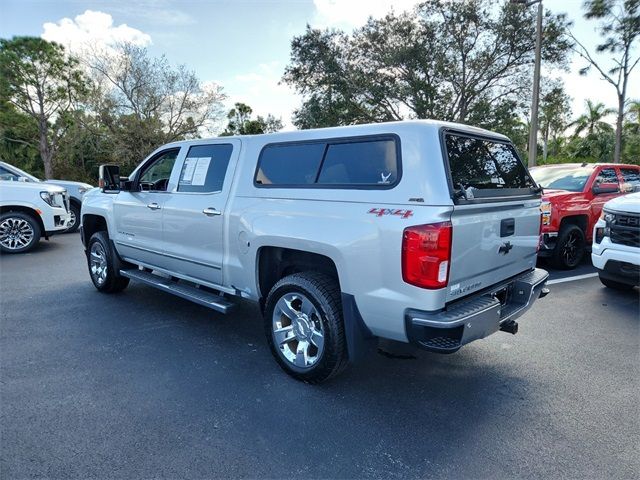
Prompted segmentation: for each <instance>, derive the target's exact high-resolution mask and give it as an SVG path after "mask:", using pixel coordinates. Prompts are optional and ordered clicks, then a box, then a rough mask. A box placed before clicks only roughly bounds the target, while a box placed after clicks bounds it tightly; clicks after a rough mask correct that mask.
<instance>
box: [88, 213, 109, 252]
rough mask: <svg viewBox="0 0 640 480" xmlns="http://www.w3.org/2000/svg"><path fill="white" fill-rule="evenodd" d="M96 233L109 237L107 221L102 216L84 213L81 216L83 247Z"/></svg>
mask: <svg viewBox="0 0 640 480" xmlns="http://www.w3.org/2000/svg"><path fill="white" fill-rule="evenodd" d="M96 232H107V235H109V228H108V226H107V219H106V218H105V217H103V216H102V215H96V214H93V213H85V214H84V215H82V242H83V243H84V245H85V246H86V245H87V243H88V242H89V239H90V238H91V236H92V235H93V234H94V233H96Z"/></svg>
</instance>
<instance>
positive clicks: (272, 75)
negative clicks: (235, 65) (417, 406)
mask: <svg viewBox="0 0 640 480" xmlns="http://www.w3.org/2000/svg"><path fill="white" fill-rule="evenodd" d="M283 71H284V65H283V64H282V63H281V62H277V61H274V62H269V63H262V64H260V65H258V68H257V69H256V70H254V71H252V72H247V73H241V74H237V75H235V76H234V77H233V78H232V79H229V80H227V81H226V82H222V85H224V89H225V93H226V94H227V95H228V96H229V97H228V99H227V107H228V108H231V107H232V106H233V104H234V103H236V102H242V103H246V104H247V105H249V106H250V107H251V108H252V109H253V113H254V115H262V116H267V115H268V114H272V115H274V116H275V117H276V118H281V119H282V122H283V123H284V125H285V130H291V129H293V128H294V127H293V126H292V124H291V114H292V112H293V110H294V109H295V108H297V107H299V106H300V103H301V99H300V97H299V96H298V95H297V94H296V93H295V91H294V90H293V89H292V88H290V87H289V86H287V85H284V84H280V83H279V82H280V79H281V78H282V73H283Z"/></svg>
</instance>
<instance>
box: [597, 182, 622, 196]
mask: <svg viewBox="0 0 640 480" xmlns="http://www.w3.org/2000/svg"><path fill="white" fill-rule="evenodd" d="M591 191H592V192H593V194H594V195H601V194H603V193H618V192H619V191H620V188H619V187H618V184H617V183H598V184H596V185H594V186H593V188H592V189H591Z"/></svg>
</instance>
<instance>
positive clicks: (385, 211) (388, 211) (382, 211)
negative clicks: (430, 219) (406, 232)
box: [367, 208, 413, 218]
mask: <svg viewBox="0 0 640 480" xmlns="http://www.w3.org/2000/svg"><path fill="white" fill-rule="evenodd" d="M367 213H371V214H372V215H375V216H377V217H382V216H383V215H398V216H399V217H402V218H409V217H412V216H413V210H404V209H402V208H372V209H371V210H369V211H368V212H367Z"/></svg>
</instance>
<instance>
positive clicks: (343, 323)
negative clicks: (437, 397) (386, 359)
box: [81, 121, 548, 383]
mask: <svg viewBox="0 0 640 480" xmlns="http://www.w3.org/2000/svg"><path fill="white" fill-rule="evenodd" d="M100 183H101V188H100V189H99V190H98V189H96V190H93V191H91V192H89V193H88V194H87V195H86V196H85V198H84V202H83V204H82V213H81V217H82V226H81V228H82V239H83V244H84V245H85V249H86V254H87V261H88V266H89V271H90V275H91V279H92V281H93V283H94V285H95V287H96V288H97V289H98V290H100V291H102V292H108V293H111V292H117V291H120V290H122V289H124V288H125V287H126V286H127V284H128V283H129V281H130V280H134V281H139V282H143V283H145V284H148V285H150V286H153V287H156V288H159V289H161V290H164V291H166V292H168V293H172V294H175V295H178V296H181V297H183V298H186V299H189V300H192V301H194V302H196V303H199V304H201V305H204V306H206V307H209V308H212V309H213V310H216V311H218V312H221V313H227V312H229V311H230V310H232V308H233V307H234V299H236V298H239V297H241V298H246V299H251V300H254V301H256V302H259V304H260V306H261V308H262V311H263V312H264V326H265V330H266V337H267V341H268V343H269V345H270V347H271V350H272V352H273V355H274V357H275V359H276V360H277V361H278V363H279V364H280V366H281V367H282V368H283V369H284V370H285V371H286V372H287V373H289V374H290V375H292V376H294V377H296V378H298V379H301V380H304V381H307V382H312V383H318V382H321V381H324V380H326V379H328V378H330V377H332V376H333V375H336V374H337V373H338V372H340V371H341V370H342V369H343V368H344V367H345V366H346V365H347V364H348V363H349V362H350V361H354V360H356V359H359V358H363V356H364V355H365V353H366V352H367V350H368V349H369V347H370V346H371V345H372V343H374V342H375V341H376V339H378V338H384V339H390V340H396V341H400V342H411V343H413V344H415V345H418V346H420V347H422V348H424V349H427V350H430V351H434V352H441V353H452V352H455V351H457V350H458V349H459V348H460V347H461V346H463V345H465V344H467V343H469V342H471V341H473V340H477V339H480V338H484V337H486V336H488V335H490V334H492V333H494V332H496V331H498V330H503V331H506V332H510V333H516V332H517V329H518V324H517V323H516V321H515V320H516V318H518V317H519V316H520V315H522V314H523V313H524V312H526V311H527V310H528V309H529V308H530V307H531V305H532V303H533V302H534V301H535V300H536V299H537V298H538V297H542V296H544V295H546V293H547V292H548V290H547V289H546V288H545V282H546V280H547V277H548V274H547V272H545V271H544V270H541V269H538V268H536V267H535V265H536V252H537V249H538V245H539V236H540V189H539V188H538V187H537V185H536V184H535V182H534V181H533V180H532V178H531V177H530V176H529V173H528V172H527V170H526V168H525V167H524V166H523V164H522V162H521V161H520V159H519V158H518V155H517V153H516V151H515V149H514V147H513V146H512V144H511V143H510V142H509V140H508V139H507V138H506V137H504V136H502V135H498V134H495V133H491V132H488V131H486V130H481V129H478V128H472V127H469V126H465V125H458V124H452V123H444V122H435V121H403V122H395V123H384V124H375V125H359V126H350V127H339V128H328V129H318V130H305V131H296V132H283V133H275V134H268V135H256V136H242V137H221V138H211V139H205V140H189V141H183V142H176V143H172V144H168V145H164V146H162V147H161V148H159V149H157V150H156V151H155V152H153V153H152V154H151V155H149V157H147V158H146V159H145V160H143V161H142V163H140V165H139V166H138V167H137V168H136V169H135V170H134V172H133V173H132V174H131V175H130V176H129V177H128V178H120V177H119V170H118V167H116V166H112V165H111V166H103V167H101V178H100Z"/></svg>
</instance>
